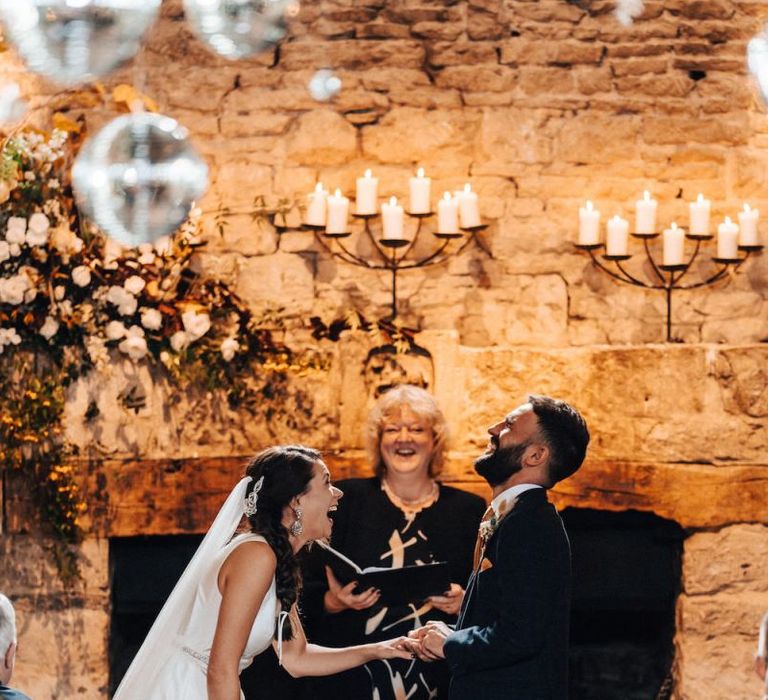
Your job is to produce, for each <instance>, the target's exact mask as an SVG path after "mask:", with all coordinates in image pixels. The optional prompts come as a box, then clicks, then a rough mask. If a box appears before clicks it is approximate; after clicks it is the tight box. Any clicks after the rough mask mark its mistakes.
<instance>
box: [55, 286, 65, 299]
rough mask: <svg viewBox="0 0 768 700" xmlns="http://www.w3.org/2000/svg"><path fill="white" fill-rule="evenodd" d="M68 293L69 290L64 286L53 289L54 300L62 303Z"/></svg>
mask: <svg viewBox="0 0 768 700" xmlns="http://www.w3.org/2000/svg"><path fill="white" fill-rule="evenodd" d="M66 293H67V290H66V289H65V288H64V287H63V286H62V285H58V286H56V287H54V288H53V298H54V299H55V300H56V301H61V300H62V299H63V298H64V295H65V294H66Z"/></svg>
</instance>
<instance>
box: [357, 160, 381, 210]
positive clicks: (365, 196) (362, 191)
mask: <svg viewBox="0 0 768 700" xmlns="http://www.w3.org/2000/svg"><path fill="white" fill-rule="evenodd" d="M378 187H379V178H377V177H372V176H371V171H370V170H366V171H365V177H359V178H357V193H356V195H355V212H356V213H358V214H375V213H376V203H377V194H376V191H377V189H378Z"/></svg>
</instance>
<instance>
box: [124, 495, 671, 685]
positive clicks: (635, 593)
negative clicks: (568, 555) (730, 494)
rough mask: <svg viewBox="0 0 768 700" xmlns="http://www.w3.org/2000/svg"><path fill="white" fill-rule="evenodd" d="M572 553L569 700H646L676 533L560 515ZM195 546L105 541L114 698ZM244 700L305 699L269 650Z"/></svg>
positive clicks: (643, 521)
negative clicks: (265, 699) (109, 575)
mask: <svg viewBox="0 0 768 700" xmlns="http://www.w3.org/2000/svg"><path fill="white" fill-rule="evenodd" d="M562 516H563V520H564V521H565V525H566V528H567V530H568V534H569V536H570V539H571V546H572V549H573V566H574V585H573V603H572V616H571V653H570V670H571V690H570V698H571V700H654V698H657V697H658V698H659V699H661V698H665V697H667V695H666V693H665V691H662V692H661V693H660V690H661V689H662V686H664V685H665V679H666V677H667V674H668V672H669V670H670V665H671V662H672V650H673V646H672V639H673V635H674V623H675V599H676V597H677V594H678V591H679V586H680V561H681V552H682V540H683V531H682V529H681V528H680V527H679V526H678V525H677V524H676V523H674V522H672V521H669V520H664V519H662V518H658V517H656V516H654V515H652V514H648V513H640V512H636V511H626V512H621V513H612V512H606V511H597V510H587V509H575V508H566V509H565V510H564V511H563V513H562ZM200 540H201V537H199V536H167V537H166V536H153V537H130V538H114V539H112V540H111V541H110V564H111V567H112V581H113V588H112V606H113V608H112V627H111V632H110V686H111V688H112V691H113V692H114V689H115V688H116V687H117V685H118V683H119V682H120V679H121V678H122V677H123V675H124V673H125V671H126V670H127V668H128V665H129V664H130V661H131V659H132V658H133V656H134V654H135V653H136V651H137V650H138V648H139V646H140V645H141V642H142V640H143V639H144V636H145V635H146V633H147V631H148V630H149V627H150V626H151V624H152V621H153V620H154V618H155V617H156V615H157V613H158V612H159V611H160V607H161V606H162V603H163V601H164V600H165V599H166V598H167V597H168V595H169V593H170V592H171V590H172V588H173V586H174V584H175V582H176V580H177V579H178V577H179V576H180V575H181V572H182V571H183V570H184V567H185V566H186V564H187V562H188V561H189V559H190V558H191V557H192V554H193V553H194V551H195V549H196V547H197V545H198V544H199V542H200ZM242 684H243V689H244V690H245V692H246V697H247V698H248V700H257V699H258V698H261V697H280V698H283V699H284V700H289V699H291V698H299V697H302V696H303V693H302V684H301V683H300V682H295V681H292V680H291V679H290V678H289V677H288V676H287V674H285V673H284V672H283V671H282V670H281V669H280V670H279V669H277V663H276V659H275V658H274V654H272V652H271V650H270V651H268V652H267V653H265V654H262V655H261V657H260V658H258V659H257V661H256V662H255V663H254V665H253V666H252V667H251V668H250V669H248V670H247V671H246V672H245V673H244V674H243V677H242Z"/></svg>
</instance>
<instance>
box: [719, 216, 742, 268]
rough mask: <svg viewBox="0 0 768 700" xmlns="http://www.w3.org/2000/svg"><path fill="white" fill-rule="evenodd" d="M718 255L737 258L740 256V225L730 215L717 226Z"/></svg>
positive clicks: (730, 258)
mask: <svg viewBox="0 0 768 700" xmlns="http://www.w3.org/2000/svg"><path fill="white" fill-rule="evenodd" d="M717 257H718V258H723V259H724V260H737V259H738V257H739V225H738V224H735V223H733V221H731V217H730V216H726V217H725V221H723V223H722V224H720V225H719V226H718V227H717Z"/></svg>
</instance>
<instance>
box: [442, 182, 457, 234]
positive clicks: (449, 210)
mask: <svg viewBox="0 0 768 700" xmlns="http://www.w3.org/2000/svg"><path fill="white" fill-rule="evenodd" d="M437 232H438V233H459V203H458V201H457V200H456V198H455V197H451V193H450V192H446V193H445V194H444V195H443V198H442V199H441V200H440V201H439V202H438V203H437Z"/></svg>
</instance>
